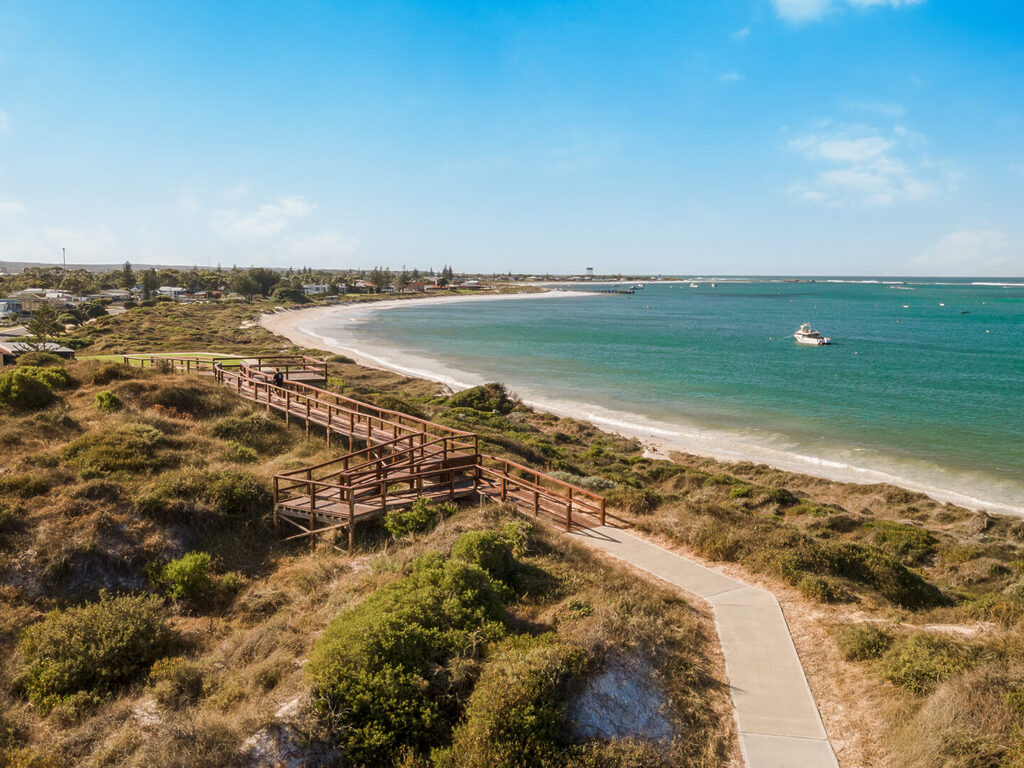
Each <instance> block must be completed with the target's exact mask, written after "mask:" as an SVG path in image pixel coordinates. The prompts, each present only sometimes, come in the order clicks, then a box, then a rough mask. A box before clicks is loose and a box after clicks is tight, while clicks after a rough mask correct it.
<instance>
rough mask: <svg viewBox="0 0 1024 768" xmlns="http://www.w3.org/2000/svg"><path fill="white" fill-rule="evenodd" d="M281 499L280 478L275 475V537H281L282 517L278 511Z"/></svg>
mask: <svg viewBox="0 0 1024 768" xmlns="http://www.w3.org/2000/svg"><path fill="white" fill-rule="evenodd" d="M279 499H280V491H279V488H278V478H277V477H276V476H275V477H274V538H275V539H280V538H281V518H280V514H279V512H278V508H277V504H278V500H279Z"/></svg>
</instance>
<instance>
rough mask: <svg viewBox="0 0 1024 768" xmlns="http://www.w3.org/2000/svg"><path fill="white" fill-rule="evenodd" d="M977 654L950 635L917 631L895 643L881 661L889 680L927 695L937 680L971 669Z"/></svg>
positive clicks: (881, 667)
mask: <svg viewBox="0 0 1024 768" xmlns="http://www.w3.org/2000/svg"><path fill="white" fill-rule="evenodd" d="M976 656H977V654H976V653H975V652H974V651H973V650H972V649H969V648H967V647H966V646H964V645H962V644H960V643H959V642H957V641H955V640H952V639H950V638H948V637H941V636H938V635H929V634H924V633H918V634H915V635H911V636H910V637H908V638H906V639H904V640H902V641H900V642H899V643H896V644H895V645H893V646H892V648H890V649H889V651H888V653H886V654H885V656H884V657H883V658H882V660H881V662H880V663H879V667H878V670H879V673H880V674H881V675H882V677H884V678H885V679H886V680H889V681H891V682H893V683H895V684H896V685H899V686H902V687H903V688H906V689H907V690H909V691H911V692H913V693H916V694H919V695H924V694H926V693H930V692H931V691H932V690H933V689H934V688H935V686H936V685H937V684H939V683H941V682H942V681H943V680H946V679H948V678H950V677H952V676H953V675H956V674H959V673H960V672H963V671H964V670H966V669H969V668H970V667H971V666H972V665H973V664H974V662H975V660H976Z"/></svg>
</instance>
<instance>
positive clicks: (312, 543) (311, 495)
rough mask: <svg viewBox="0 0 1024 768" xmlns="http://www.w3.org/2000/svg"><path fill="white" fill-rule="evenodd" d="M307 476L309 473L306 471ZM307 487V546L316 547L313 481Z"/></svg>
mask: <svg viewBox="0 0 1024 768" xmlns="http://www.w3.org/2000/svg"><path fill="white" fill-rule="evenodd" d="M306 474H307V476H308V475H309V473H308V472H307V473H306ZM308 488H309V548H310V549H316V491H315V490H314V489H313V483H310V484H309V485H308Z"/></svg>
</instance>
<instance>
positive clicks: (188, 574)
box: [148, 552, 214, 603]
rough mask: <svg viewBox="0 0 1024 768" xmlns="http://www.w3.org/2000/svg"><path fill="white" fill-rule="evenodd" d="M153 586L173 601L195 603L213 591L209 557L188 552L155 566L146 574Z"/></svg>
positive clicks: (203, 553)
mask: <svg viewBox="0 0 1024 768" xmlns="http://www.w3.org/2000/svg"><path fill="white" fill-rule="evenodd" d="M148 575H149V577H150V581H151V582H152V584H153V586H154V587H155V588H157V589H160V590H161V591H163V593H164V594H165V595H167V596H168V597H170V598H173V599H175V600H185V601H187V602H192V603H194V602H197V601H198V600H201V599H202V598H204V597H206V596H207V595H208V594H209V593H210V591H211V590H212V589H213V586H214V584H213V579H211V578H210V555H209V554H208V553H206V552H189V553H188V554H187V555H184V556H183V557H179V558H178V559H177V560H171V561H170V562H169V563H164V564H163V565H157V566H155V567H153V568H150V569H149V573H148Z"/></svg>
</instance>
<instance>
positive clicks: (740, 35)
mask: <svg viewBox="0 0 1024 768" xmlns="http://www.w3.org/2000/svg"><path fill="white" fill-rule="evenodd" d="M748 37H750V27H749V26H747V27H741V28H740V29H737V30H736V31H735V32H733V33H732V39H733V40H746V39H747V38H748Z"/></svg>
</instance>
